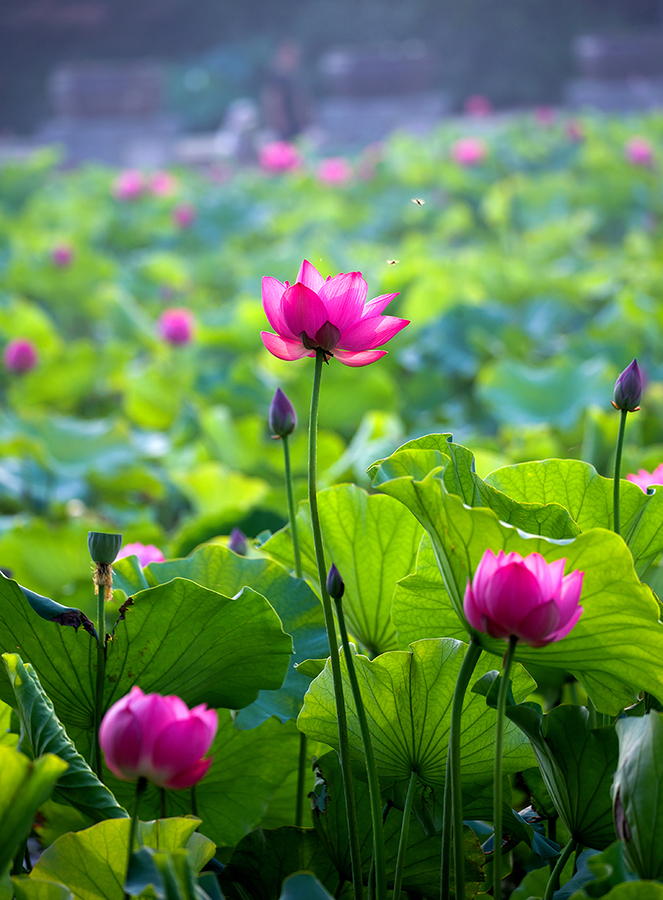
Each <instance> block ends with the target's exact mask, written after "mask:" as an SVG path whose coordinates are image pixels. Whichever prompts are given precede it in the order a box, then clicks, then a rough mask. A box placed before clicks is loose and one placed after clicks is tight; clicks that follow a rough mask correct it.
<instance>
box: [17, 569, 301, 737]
mask: <svg viewBox="0 0 663 900" xmlns="http://www.w3.org/2000/svg"><path fill="white" fill-rule="evenodd" d="M0 601H2V602H1V605H0V626H2V631H1V632H0V634H2V638H3V646H2V648H1V649H3V650H8V651H13V650H16V648H19V649H20V652H21V656H22V657H23V658H24V659H26V660H29V661H30V662H31V663H32V665H33V666H34V668H35V670H36V672H37V675H38V676H39V679H40V681H41V683H42V686H43V688H44V690H45V691H46V693H47V694H48V696H49V697H50V698H51V700H52V701H53V705H54V707H55V711H56V713H57V715H58V718H59V719H60V720H61V721H62V722H63V724H64V725H65V727H67V728H69V727H70V726H72V727H73V728H74V729H89V728H90V727H91V725H92V721H93V703H94V701H93V697H94V684H95V678H96V643H94V642H93V641H92V640H91V639H90V638H89V636H88V635H87V634H84V633H81V632H79V634H78V635H76V634H75V633H74V631H73V629H72V628H61V627H59V626H55V625H53V624H51V623H49V622H45V621H44V620H43V619H40V618H39V617H37V616H36V615H35V614H34V613H33V611H32V610H31V609H30V607H29V605H28V603H27V601H26V600H25V598H24V596H23V593H22V591H21V590H20V588H19V587H18V585H16V584H15V583H14V582H12V581H8V580H5V579H0ZM239 634H241V640H238V635H239ZM291 651H292V640H291V638H290V636H289V635H287V634H285V632H284V631H283V628H282V626H281V622H280V620H279V617H278V616H277V614H276V613H275V612H274V609H273V608H272V607H271V605H270V604H269V603H268V601H267V600H265V598H264V597H262V596H261V595H260V594H257V593H256V592H255V591H252V590H251V589H250V588H244V589H243V590H242V591H241V593H240V594H239V595H238V596H237V597H235V598H233V599H229V598H228V597H224V596H222V595H221V594H218V593H216V591H211V590H209V589H208V588H204V587H201V586H200V585H197V584H194V583H193V582H191V581H187V580H185V579H182V578H176V579H174V580H173V581H171V582H170V583H168V584H165V585H157V586H155V587H152V588H149V589H147V590H144V591H141V592H140V593H138V594H135V595H134V597H133V602H132V605H131V606H130V607H129V608H128V609H127V611H126V615H125V618H124V619H123V620H122V621H120V622H119V623H118V626H117V629H116V631H115V637H114V639H113V640H112V641H110V643H109V645H108V656H107V664H106V689H105V693H104V707H105V708H106V709H107V708H108V707H109V706H110V705H111V704H112V703H114V702H115V701H116V700H119V699H120V697H122V696H124V694H126V693H128V692H129V690H130V689H131V688H132V687H133V685H134V684H138V685H139V686H140V687H141V688H142V690H143V691H145V692H146V693H149V692H157V693H162V694H178V695H179V696H180V697H181V698H182V699H183V700H184V702H185V703H187V704H188V705H189V706H195V705H196V704H198V703H207V704H208V705H209V706H225V707H229V708H233V709H239V708H241V707H243V706H247V705H248V704H249V703H252V702H253V701H254V700H255V699H256V697H257V696H258V692H259V691H260V690H276V689H277V688H278V687H280V685H281V684H282V683H283V679H284V678H285V674H286V671H287V667H288V664H289V660H290V655H291ZM1 684H2V682H0V685H1ZM5 685H6V687H5V691H6V688H7V687H8V686H9V685H8V682H5ZM3 699H8V702H12V698H11V696H10V697H9V698H7V697H6V696H5V694H3ZM75 739H76V740H78V737H77V736H75ZM79 749H80V750H83V752H85V751H84V748H83V747H81V746H79Z"/></svg>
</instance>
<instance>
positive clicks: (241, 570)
mask: <svg viewBox="0 0 663 900" xmlns="http://www.w3.org/2000/svg"><path fill="white" fill-rule="evenodd" d="M145 576H146V578H147V579H148V581H149V582H150V583H151V584H164V583H166V582H168V581H171V580H172V579H173V578H175V577H181V578H188V579H189V580H190V581H195V582H196V583H197V584H201V585H203V586H204V587H207V588H211V589H212V590H215V591H218V592H219V593H220V594H223V595H224V596H226V597H233V596H235V594H237V593H238V591H241V589H242V588H243V587H244V586H248V587H250V588H252V589H253V590H254V591H257V592H258V593H259V594H262V595H263V597H266V598H267V600H268V601H269V602H270V603H271V605H272V606H273V607H274V609H275V610H276V612H277V613H278V616H279V618H280V619H281V623H282V625H283V629H284V631H286V632H287V633H288V634H289V635H291V637H292V640H293V646H294V651H295V652H294V654H293V656H291V658H290V664H289V666H288V674H287V675H286V679H285V682H284V683H283V687H281V688H280V689H279V690H276V691H266V690H263V691H261V692H260V693H259V695H258V699H257V700H255V701H254V702H253V703H251V704H250V705H249V706H247V707H245V708H244V709H242V710H241V711H240V712H239V713H238V715H237V717H236V719H235V727H236V728H254V727H255V726H256V725H260V723H261V722H264V721H265V719H268V718H269V717H270V716H278V717H279V719H280V720H281V721H282V722H284V721H286V720H287V719H291V718H294V717H296V716H297V714H298V713H299V710H300V708H301V705H302V698H303V696H304V694H305V693H306V690H307V688H308V686H309V684H310V683H311V679H310V678H307V677H306V676H305V675H304V674H302V673H301V672H298V671H297V670H296V669H295V668H294V666H295V664H296V663H298V662H302V661H303V660H305V659H310V658H316V657H327V656H328V655H329V642H328V640H327V630H326V628H325V620H324V615H323V612H322V606H321V605H320V601H319V600H318V598H317V597H316V595H315V594H314V593H313V591H312V590H311V588H310V587H309V586H308V584H306V582H305V581H303V580H301V579H299V578H293V577H291V576H290V575H289V574H288V573H287V572H286V571H285V569H284V568H283V567H282V566H280V565H278V563H275V562H272V561H271V560H267V559H247V558H246V557H243V556H238V555H237V554H236V553H233V552H232V550H228V549H227V548H226V547H221V546H219V545H214V544H208V545H207V546H204V547H201V548H200V549H198V550H196V551H195V552H194V553H192V554H191V556H188V557H186V559H176V560H173V561H169V562H163V563H152V564H150V565H149V566H148V567H147V568H146V569H145Z"/></svg>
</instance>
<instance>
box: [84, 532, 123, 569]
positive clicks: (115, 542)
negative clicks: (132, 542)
mask: <svg viewBox="0 0 663 900" xmlns="http://www.w3.org/2000/svg"><path fill="white" fill-rule="evenodd" d="M121 546H122V535H121V534H105V533H104V532H103V531H88V535H87V547H88V550H89V551H90V556H91V557H92V562H96V563H106V564H108V565H109V564H110V563H112V562H115V558H116V556H117V554H118V553H119V552H120V547H121Z"/></svg>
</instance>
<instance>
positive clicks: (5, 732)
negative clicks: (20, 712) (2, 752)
mask: <svg viewBox="0 0 663 900" xmlns="http://www.w3.org/2000/svg"><path fill="white" fill-rule="evenodd" d="M11 720H12V708H11V706H10V705H9V704H8V703H4V702H3V701H2V700H0V745H2V746H3V747H16V745H17V744H18V735H17V734H14V733H13V732H11V731H10V730H9V729H10V728H11V727H12V726H11Z"/></svg>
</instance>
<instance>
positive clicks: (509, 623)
mask: <svg viewBox="0 0 663 900" xmlns="http://www.w3.org/2000/svg"><path fill="white" fill-rule="evenodd" d="M565 563H566V560H565V559H558V560H556V561H555V562H552V563H547V562H546V561H545V559H544V558H543V557H542V556H541V554H540V553H530V554H529V556H525V557H522V556H521V555H520V554H519V553H508V554H505V553H504V551H503V550H500V552H499V553H498V554H497V556H496V555H495V554H494V553H493V551H492V550H490V549H488V550H486V552H485V553H484V555H483V556H482V558H481V562H480V563H479V565H478V566H477V568H476V572H475V573H474V578H473V579H472V581H471V582H470V581H469V580H468V582H467V588H466V590H465V598H464V601H463V609H464V612H465V617H466V619H467V621H468V622H469V623H470V625H471V626H472V628H474V629H475V630H476V631H481V632H483V633H484V634H489V635H490V636H491V637H493V638H504V639H507V638H509V637H511V636H512V635H513V636H515V637H517V638H518V640H519V641H522V642H523V643H525V644H529V646H530V647H544V646H545V645H546V644H550V643H552V642H553V641H559V640H561V639H562V638H563V637H566V635H567V634H568V633H569V632H570V631H571V629H572V628H573V627H574V625H575V624H576V622H577V621H578V619H579V618H580V616H581V614H582V611H583V609H582V606H580V605H579V602H578V601H579V599H580V592H581V590H582V579H583V575H584V573H583V572H579V571H577V570H575V571H573V572H571V573H570V574H569V575H564V565H565Z"/></svg>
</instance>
